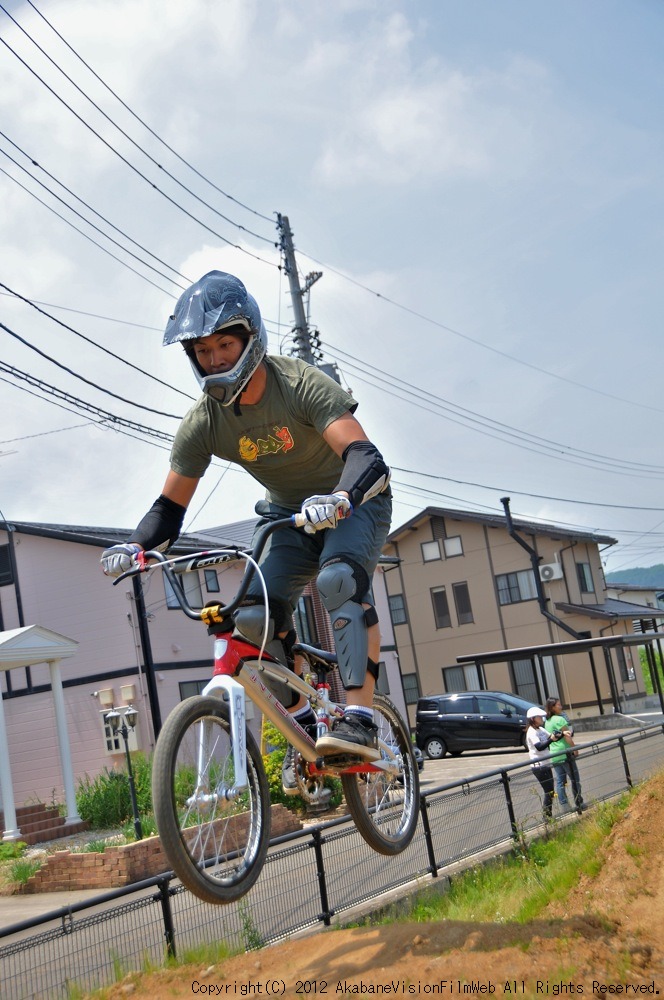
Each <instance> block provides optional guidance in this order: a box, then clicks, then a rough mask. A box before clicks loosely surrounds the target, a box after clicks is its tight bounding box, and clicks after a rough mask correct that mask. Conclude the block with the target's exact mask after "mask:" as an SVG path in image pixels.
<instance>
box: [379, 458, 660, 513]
mask: <svg viewBox="0 0 664 1000" xmlns="http://www.w3.org/2000/svg"><path fill="white" fill-rule="evenodd" d="M391 468H392V469H393V470H394V471H395V472H406V473H408V475H413V476H424V478H426V479H440V480H442V481H443V482H446V483H456V484H457V485H458V486H473V487H475V488H477V489H480V490H492V491H493V490H495V491H496V492H500V493H516V494H517V495H518V496H521V497H531V498H532V499H534V500H551V501H554V502H556V503H573V504H578V505H581V506H584V507H606V508H610V509H614V510H645V511H663V512H664V507H635V506H630V505H628V504H619V503H601V502H600V501H596V500H570V499H567V498H566V497H550V496H546V495H545V494H542V493H526V492H525V490H515V489H514V488H513V487H507V486H487V485H485V484H484V483H473V482H468V481H467V480H465V479H452V478H451V477H450V476H437V475H434V474H433V473H431V472H419V471H417V470H416V469H402V468H400V467H399V466H398V465H392V466H391ZM392 482H394V480H392ZM400 485H406V484H400Z"/></svg>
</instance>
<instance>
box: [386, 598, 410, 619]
mask: <svg viewBox="0 0 664 1000" xmlns="http://www.w3.org/2000/svg"><path fill="white" fill-rule="evenodd" d="M387 603H388V605H389V608H390V618H391V619H392V624H393V625H405V623H406V622H407V621H408V615H407V614H406V604H405V601H404V598H403V594H390V595H389V596H388V598H387Z"/></svg>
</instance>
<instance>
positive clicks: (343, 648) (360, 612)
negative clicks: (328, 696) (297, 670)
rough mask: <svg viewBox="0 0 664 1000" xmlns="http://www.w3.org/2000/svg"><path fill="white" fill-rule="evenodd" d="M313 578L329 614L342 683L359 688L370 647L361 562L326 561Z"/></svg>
mask: <svg viewBox="0 0 664 1000" xmlns="http://www.w3.org/2000/svg"><path fill="white" fill-rule="evenodd" d="M358 571H359V572H358ZM358 578H359V580H358ZM316 582H317V584H318V591H319V593H320V596H321V598H322V601H323V604H324V605H325V608H326V610H327V611H328V613H329V615H330V622H331V624H332V635H333V636H334V647H335V649H336V653H337V663H338V665H339V674H340V675H341V681H342V683H343V686H344V688H345V689H346V690H349V689H350V688H360V687H362V685H363V684H364V681H365V678H366V674H367V658H368V656H367V653H368V648H369V640H368V635H367V616H366V613H365V610H364V608H363V607H362V604H361V603H360V602H361V600H362V596H363V595H364V593H365V592H366V590H367V585H366V584H367V582H368V580H367V574H366V572H365V571H364V570H363V569H362V567H361V566H357V565H355V566H353V565H351V564H350V562H340V561H338V562H329V563H326V564H325V565H324V566H323V568H322V569H321V571H320V573H319V574H318V579H317V581H316ZM358 583H359V586H358ZM372 610H373V609H372Z"/></svg>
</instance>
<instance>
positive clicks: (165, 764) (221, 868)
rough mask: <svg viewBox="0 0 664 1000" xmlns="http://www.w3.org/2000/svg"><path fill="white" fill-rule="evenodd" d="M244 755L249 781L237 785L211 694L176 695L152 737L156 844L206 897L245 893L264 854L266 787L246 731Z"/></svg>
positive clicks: (225, 721) (226, 898)
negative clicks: (178, 700)
mask: <svg viewBox="0 0 664 1000" xmlns="http://www.w3.org/2000/svg"><path fill="white" fill-rule="evenodd" d="M244 759H245V762H246V769H247V784H246V786H244V787H243V788H241V789H238V788H236V787H235V785H236V782H235V764H234V755H233V743H232V740H231V729H230V719H229V714H228V709H227V707H226V705H225V704H224V702H223V701H222V700H221V699H220V698H217V697H211V696H196V697H193V698H187V699H186V700H185V701H183V702H181V704H179V705H178V706H177V707H176V708H175V709H174V710H173V711H172V712H171V714H170V715H169V716H168V718H167V720H166V722H165V723H164V726H163V728H162V730H161V732H160V734H159V739H158V740H157V745H156V748H155V752H154V760H153V765H152V802H153V807H154V814H155V820H156V823H157V829H158V831H159V837H160V839H161V844H162V847H163V848H164V852H165V854H166V857H167V858H168V861H169V862H170V864H171V866H172V867H173V871H174V872H175V874H176V875H177V876H178V878H179V879H180V881H181V882H182V884H183V885H185V886H186V887H187V889H189V890H190V891H191V892H193V893H194V895H196V896H198V897H199V899H202V900H204V901H205V902H207V903H231V902H233V900H236V899H239V898H240V897H241V896H244V895H245V893H247V892H248V891H249V889H250V888H251V887H252V885H253V884H254V882H255V881H256V879H257V878H258V876H259V875H260V873H261V869H262V867H263V864H264V862H265V855H266V853H267V848H268V844H269V840H270V794H269V789H268V785H267V779H266V777H265V770H264V768H263V762H262V759H261V755H260V751H259V749H258V746H257V744H256V741H255V739H254V738H253V736H252V735H251V733H249V732H246V747H245V751H244Z"/></svg>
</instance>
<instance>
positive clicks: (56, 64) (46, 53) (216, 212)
mask: <svg viewBox="0 0 664 1000" xmlns="http://www.w3.org/2000/svg"><path fill="white" fill-rule="evenodd" d="M35 9H36V8H35ZM0 10H2V11H3V12H4V13H5V14H6V15H7V17H8V18H9V19H10V21H12V22H13V23H14V24H15V25H16V27H17V28H18V29H19V31H21V32H22V33H23V34H24V35H25V37H26V38H27V39H28V40H29V41H30V42H32V44H33V45H34V46H35V48H37V49H38V50H39V52H41V54H42V55H43V56H44V57H45V58H46V59H48V61H49V62H50V63H51V65H52V66H54V67H55V68H56V69H57V70H58V72H59V73H61V74H62V76H64V78H65V79H66V80H68V81H69V83H70V84H71V85H72V87H74V88H75V89H76V90H77V91H78V92H79V94H81V96H82V97H84V98H85V99H86V101H88V102H89V103H90V104H91V105H92V106H93V108H95V109H96V110H97V111H98V112H99V114H100V115H102V116H103V117H104V118H105V119H106V121H107V122H109V124H110V125H112V126H113V127H114V128H115V129H117V131H118V132H119V133H120V134H121V135H123V136H124V137H125V139H127V141H128V142H130V143H131V144H132V146H134V148H135V149H137V150H138V151H139V152H141V153H142V154H143V155H144V156H145V157H147V159H148V160H149V161H150V162H151V163H152V164H153V165H154V166H156V167H157V168H158V169H159V170H161V171H163V173H164V174H166V176H167V177H169V178H170V179H171V180H172V181H174V183H175V184H177V185H178V186H179V187H181V188H182V189H183V190H184V191H186V192H187V194H189V195H191V197H192V198H195V199H196V201H198V202H200V203H201V205H204V206H205V208H207V209H209V210H210V211H211V212H214V214H215V215H218V216H219V218H221V219H223V220H224V222H228V223H229V224H230V225H231V226H234V227H235V228H236V229H239V230H241V231H242V232H245V233H247V235H249V236H253V237H254V238H255V239H257V240H262V241H264V242H265V243H271V244H274V242H275V241H274V239H270V238H268V237H266V236H261V235H260V234H259V233H255V232H252V231H251V230H250V229H247V227H246V226H243V225H242V224H241V223H239V222H234V221H233V219H229V218H228V216H226V215H224V214H223V213H222V212H220V211H219V210H218V209H216V208H215V207H214V206H213V205H210V204H209V203H208V202H206V201H205V200H204V199H203V198H201V197H200V196H199V195H197V194H196V193H195V192H194V191H192V190H191V188H189V187H187V185H186V184H183V183H182V181H180V180H178V178H177V177H175V176H174V175H173V174H171V173H170V172H169V171H168V170H167V169H166V168H165V167H164V166H163V165H162V164H161V163H159V162H158V161H157V160H155V158H154V157H153V156H151V155H150V153H148V152H147V150H145V149H144V148H143V147H142V146H141V145H140V144H139V143H137V142H136V140H135V139H132V137H131V136H130V135H129V134H128V133H127V132H125V130H124V129H123V128H121V127H120V126H119V125H118V124H117V122H115V121H114V120H113V119H112V118H111V116H110V115H108V114H107V113H106V112H105V111H104V110H103V108H101V107H100V106H99V105H98V104H96V103H95V101H93V100H92V98H91V97H90V96H89V94H87V93H86V92H85V91H84V90H83V88H82V87H79V85H78V84H77V83H76V81H75V80H72V78H71V77H70V76H69V74H68V73H66V72H65V71H64V70H63V69H62V67H61V66H59V65H58V63H57V62H56V61H55V59H53V58H52V57H51V56H50V55H49V54H48V52H46V50H45V49H43V48H42V46H41V45H39V43H38V42H36V41H35V40H34V38H33V37H32V36H31V35H30V34H29V32H27V31H26V30H25V28H24V27H23V26H22V25H20V24H19V23H18V21H17V20H16V19H15V18H14V17H12V15H11V14H10V13H9V11H8V10H7V9H6V8H5V7H3V5H2V4H0ZM38 13H39V12H38ZM44 20H45V19H44ZM47 23H48V22H47ZM49 27H51V25H50V24H49ZM11 51H12V52H13V49H12V50H11ZM14 55H16V53H14ZM19 58H20V57H19ZM35 75H37V74H35ZM38 79H41V78H39V77H38ZM42 82H44V81H42ZM47 86H48V85H47ZM49 89H50V88H49ZM56 96H57V95H56ZM67 107H69V105H67ZM69 110H72V109H71V108H70V109H69ZM74 114H75V112H74ZM268 221H269V222H272V220H271V219H268Z"/></svg>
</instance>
